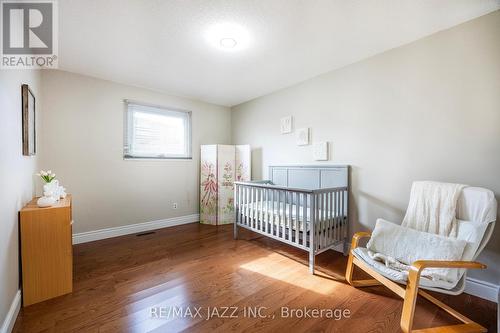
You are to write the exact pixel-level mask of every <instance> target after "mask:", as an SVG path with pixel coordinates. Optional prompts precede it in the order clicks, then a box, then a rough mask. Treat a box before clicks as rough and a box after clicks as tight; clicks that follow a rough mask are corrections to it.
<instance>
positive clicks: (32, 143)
mask: <svg viewBox="0 0 500 333" xmlns="http://www.w3.org/2000/svg"><path fill="white" fill-rule="evenodd" d="M21 94H22V106H23V107H22V117H23V155H25V156H33V155H35V154H36V126H35V124H36V118H35V117H36V115H35V95H34V94H33V92H32V91H31V89H30V88H29V86H28V85H27V84H23V85H22V86H21Z"/></svg>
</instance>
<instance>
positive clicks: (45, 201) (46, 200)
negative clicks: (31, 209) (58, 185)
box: [36, 196, 57, 208]
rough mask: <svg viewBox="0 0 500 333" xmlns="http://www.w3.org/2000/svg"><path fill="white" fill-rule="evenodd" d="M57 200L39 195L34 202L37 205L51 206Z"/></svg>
mask: <svg viewBox="0 0 500 333" xmlns="http://www.w3.org/2000/svg"><path fill="white" fill-rule="evenodd" d="M56 202H57V200H55V199H54V197H51V196H50V197H45V196H43V197H40V198H39V199H38V200H37V201H36V204H37V205H38V207H42V208H43V207H51V206H53V205H54V204H55V203H56Z"/></svg>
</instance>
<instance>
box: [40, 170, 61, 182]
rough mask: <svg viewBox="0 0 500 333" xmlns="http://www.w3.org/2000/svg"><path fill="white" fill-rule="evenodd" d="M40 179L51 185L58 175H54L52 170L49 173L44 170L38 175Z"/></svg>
mask: <svg viewBox="0 0 500 333" xmlns="http://www.w3.org/2000/svg"><path fill="white" fill-rule="evenodd" d="M36 175H37V176H38V177H40V178H42V180H43V181H44V182H46V183H47V184H48V183H50V182H51V181H53V180H54V178H56V174H55V173H52V171H51V170H49V171H44V170H41V171H40V172H39V173H37V174H36Z"/></svg>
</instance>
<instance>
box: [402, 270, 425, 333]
mask: <svg viewBox="0 0 500 333" xmlns="http://www.w3.org/2000/svg"><path fill="white" fill-rule="evenodd" d="M419 280H420V274H419V272H418V271H415V270H410V272H409V273H408V280H407V283H406V292H405V295H404V303H403V313H402V314H401V329H402V330H403V332H405V333H409V332H411V328H412V326H413V316H414V315H415V305H416V302H417V296H418V283H419Z"/></svg>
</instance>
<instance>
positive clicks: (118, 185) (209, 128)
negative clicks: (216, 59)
mask: <svg viewBox="0 0 500 333" xmlns="http://www.w3.org/2000/svg"><path fill="white" fill-rule="evenodd" d="M42 80H43V103H46V104H47V108H46V112H44V114H43V119H42V122H43V128H42V131H41V133H40V136H41V147H40V150H41V151H40V156H41V160H40V166H41V167H42V168H46V169H51V170H52V171H54V172H55V173H56V174H57V178H58V179H59V180H60V182H61V183H62V184H63V185H64V186H65V187H66V188H67V190H68V192H70V193H72V194H73V196H74V208H73V209H74V220H75V225H74V227H73V232H75V233H79V232H84V231H92V230H98V229H102V228H109V227H117V226H123V225H127V224H134V223H140V222H147V221H153V220H159V219H165V218H170V217H177V216H184V215H189V214H196V213H198V192H199V188H198V161H199V145H200V144H201V143H229V142H230V135H231V134H230V110H229V109H228V108H225V107H220V106H216V105H211V104H207V103H202V102H196V101H192V100H189V99H186V98H180V97H174V96H169V95H166V94H162V93H158V92H153V91H150V90H147V89H142V88H136V87H130V86H124V85H120V84H117V83H113V82H109V81H104V80H99V79H94V78H90V77H87V76H82V75H77V74H71V73H68V72H63V71H44V72H43V75H42ZM123 99H132V100H138V101H144V102H147V103H152V104H157V105H164V106H169V107H175V108H181V109H186V110H191V111H192V112H193V116H192V121H193V123H192V129H193V159H192V160H163V161H161V160H150V161H137V160H123V117H124V110H125V109H124V103H123ZM173 202H177V203H178V209H177V210H173V209H172V203H173Z"/></svg>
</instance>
